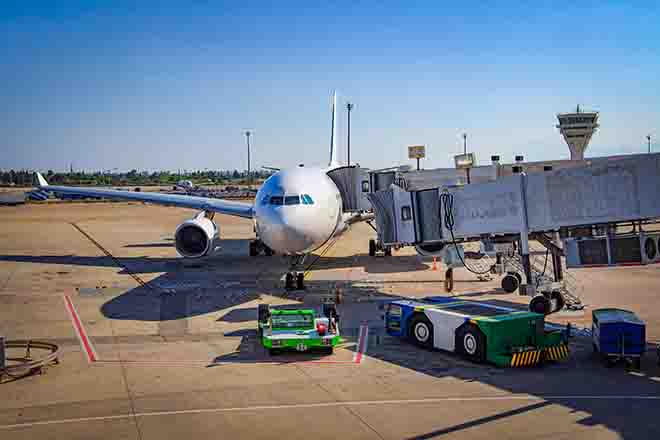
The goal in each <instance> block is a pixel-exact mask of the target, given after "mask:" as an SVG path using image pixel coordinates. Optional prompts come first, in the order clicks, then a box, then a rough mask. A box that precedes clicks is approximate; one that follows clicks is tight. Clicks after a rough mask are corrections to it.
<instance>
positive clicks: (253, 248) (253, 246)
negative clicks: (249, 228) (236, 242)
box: [249, 241, 259, 257]
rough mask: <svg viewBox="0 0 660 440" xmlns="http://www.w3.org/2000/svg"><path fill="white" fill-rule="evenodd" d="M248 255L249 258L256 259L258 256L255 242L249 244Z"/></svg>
mask: <svg viewBox="0 0 660 440" xmlns="http://www.w3.org/2000/svg"><path fill="white" fill-rule="evenodd" d="M249 254H250V256H251V257H256V256H257V255H258V254H259V252H257V243H256V242H255V241H251V242H250V250H249Z"/></svg>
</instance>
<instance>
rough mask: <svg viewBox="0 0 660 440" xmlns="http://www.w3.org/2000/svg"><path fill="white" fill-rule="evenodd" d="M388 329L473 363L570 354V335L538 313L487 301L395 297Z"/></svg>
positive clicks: (520, 362) (525, 361)
mask: <svg viewBox="0 0 660 440" xmlns="http://www.w3.org/2000/svg"><path fill="white" fill-rule="evenodd" d="M385 327H386V331H387V333H388V334H389V335H391V336H397V337H402V338H406V339H408V340H410V341H411V342H413V343H415V344H417V345H419V346H422V347H426V348H436V349H440V350H446V351H451V352H454V353H457V354H458V355H461V356H463V357H465V358H467V359H469V360H471V361H473V362H477V363H482V362H488V363H492V364H495V365H497V366H500V367H524V366H532V365H536V364H539V363H541V362H544V361H554V360H561V359H564V358H566V357H568V341H567V339H568V334H567V332H565V331H563V330H558V329H553V330H547V329H546V327H545V317H544V315H542V314H539V313H533V312H527V311H518V310H515V309H511V308H507V307H500V306H495V305H492V304H487V303H480V302H472V301H461V300H456V299H453V298H445V297H431V298H426V299H425V300H424V301H423V302H420V301H411V300H399V301H393V302H390V303H388V304H387V305H386V307H385Z"/></svg>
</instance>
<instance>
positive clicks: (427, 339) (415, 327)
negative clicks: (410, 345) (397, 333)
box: [408, 314, 433, 348]
mask: <svg viewBox="0 0 660 440" xmlns="http://www.w3.org/2000/svg"><path fill="white" fill-rule="evenodd" d="M408 335H409V336H410V338H411V339H412V341H413V342H414V343H415V344H417V345H419V346H420V347H425V348H433V324H431V321H429V319H428V318H427V317H426V316H425V315H422V314H418V315H417V316H415V317H414V318H413V319H412V321H411V322H410V326H409V328H408Z"/></svg>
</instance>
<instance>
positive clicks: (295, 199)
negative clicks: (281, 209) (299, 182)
mask: <svg viewBox="0 0 660 440" xmlns="http://www.w3.org/2000/svg"><path fill="white" fill-rule="evenodd" d="M284 204H285V205H300V197H299V196H286V197H284Z"/></svg>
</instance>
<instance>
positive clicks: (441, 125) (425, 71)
mask: <svg viewBox="0 0 660 440" xmlns="http://www.w3.org/2000/svg"><path fill="white" fill-rule="evenodd" d="M132 3H137V6H136V5H135V4H132ZM244 3H249V4H248V5H245V4H244ZM315 3H317V2H309V1H307V2H271V3H266V2H264V3H258V2H257V3H255V2H230V3H223V2H211V1H209V2H192V3H189V2H178V3H177V2H165V1H160V2H154V3H152V4H149V3H148V2H146V1H142V2H125V3H124V2H120V1H109V2H93V1H91V0H89V1H80V2H64V1H61V2H43V3H39V2H15V3H14V4H11V3H10V4H7V3H5V2H3V8H2V10H1V11H0V63H1V67H0V152H1V154H0V168H38V169H47V168H54V169H64V168H65V167H68V165H69V164H70V163H71V162H73V164H74V167H76V168H85V169H113V168H120V169H131V168H137V169H149V170H152V169H177V168H187V169H204V168H211V169H219V168H229V169H233V168H238V169H244V168H245V167H246V152H245V139H244V137H243V136H242V131H243V129H245V128H251V129H253V130H254V136H253V143H254V145H253V147H254V148H253V158H254V159H253V164H254V165H256V166H261V165H268V166H291V165H295V164H298V163H301V162H302V163H306V164H314V163H324V162H327V156H328V143H329V132H330V127H329V125H330V120H329V111H330V110H329V109H330V107H329V105H330V95H331V93H332V90H333V89H335V88H336V89H337V90H338V91H339V95H340V101H341V103H342V106H343V105H345V102H346V100H350V101H351V102H353V103H354V104H355V109H354V111H353V113H352V146H353V151H352V158H353V159H354V160H355V161H357V162H359V163H360V164H361V165H363V166H368V167H383V166H389V165H392V164H396V163H408V160H407V159H406V148H405V147H406V146H407V145H409V144H426V145H427V151H428V152H427V155H428V159H427V160H426V161H425V162H424V166H425V167H427V168H431V167H440V166H451V165H452V163H453V155H454V154H457V153H460V152H461V151H462V138H461V133H463V132H467V133H468V145H469V147H470V148H469V149H470V150H473V151H475V152H476V153H477V157H478V158H479V160H480V161H481V162H487V161H488V160H489V158H490V156H491V155H492V154H499V155H501V156H502V159H503V160H509V159H513V156H514V155H515V154H524V155H525V157H526V159H529V160H543V159H557V158H568V148H567V147H566V145H565V144H564V142H563V139H562V138H561V136H560V134H559V133H558V131H557V129H556V128H555V127H554V126H555V124H556V118H555V114H556V113H558V112H561V111H569V110H571V109H573V108H574V107H575V105H576V104H578V103H580V104H582V106H583V107H585V108H588V109H595V110H598V111H600V112H601V117H600V122H601V129H600V131H599V132H598V133H597V134H596V135H595V136H594V138H593V140H592V143H591V145H590V148H589V150H588V151H587V155H588V156H600V155H607V154H619V153H633V152H641V151H645V145H646V139H645V136H646V135H647V134H649V133H651V134H652V135H653V136H654V139H655V137H656V136H660V130H658V126H659V124H660V79H659V78H660V26H658V23H659V22H660V14H659V12H660V4H659V3H657V2H654V3H642V2H639V3H630V2H602V1H601V2H588V1H581V2H575V3H577V5H575V4H571V3H568V2H559V3H558V2H541V1H537V2H525V4H518V3H497V4H495V3H489V5H488V6H486V5H484V4H481V3H468V2H460V3H461V5H460V6H447V5H446V4H443V3H445V2H437V1H436V2H378V3H375V2H373V3H372V2H357V1H352V2H322V4H321V2H318V3H319V5H318V6H315V5H314V4H315ZM407 3H410V4H407ZM457 3H458V2H457ZM527 3H528V4H527ZM310 4H311V6H310ZM283 5H285V6H283ZM345 119H346V115H345V112H343V113H341V114H340V122H341V125H340V127H339V140H340V158H341V157H345V150H346V147H345V145H346V140H345V139H346V136H345V131H344V130H345ZM654 143H655V144H656V145H660V143H657V141H656V142H654ZM658 150H660V146H659V147H658Z"/></svg>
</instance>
